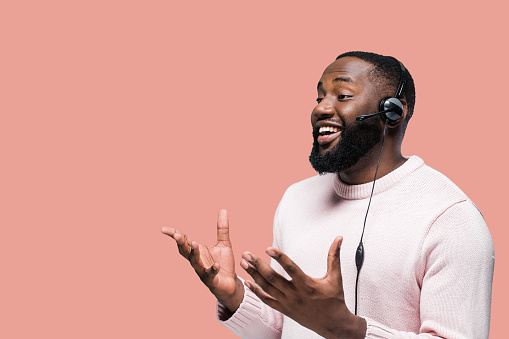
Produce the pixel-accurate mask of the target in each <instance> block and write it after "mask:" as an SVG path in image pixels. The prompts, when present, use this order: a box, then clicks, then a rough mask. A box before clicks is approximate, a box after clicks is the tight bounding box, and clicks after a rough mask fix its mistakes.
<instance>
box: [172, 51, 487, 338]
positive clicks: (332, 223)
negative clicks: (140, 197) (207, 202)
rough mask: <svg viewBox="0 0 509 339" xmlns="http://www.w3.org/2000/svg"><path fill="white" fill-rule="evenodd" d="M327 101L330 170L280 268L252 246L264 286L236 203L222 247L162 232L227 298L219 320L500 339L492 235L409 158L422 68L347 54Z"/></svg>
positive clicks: (322, 148) (244, 329) (294, 198)
mask: <svg viewBox="0 0 509 339" xmlns="http://www.w3.org/2000/svg"><path fill="white" fill-rule="evenodd" d="M317 102H318V104H317V106H316V107H315V109H314V110H313V112H312V114H311V123H312V127H313V136H314V144H313V149H312V152H311V156H310V161H311V163H312V165H313V167H314V168H315V169H316V170H317V171H318V172H320V174H321V175H318V176H315V177H312V178H309V179H306V180H304V181H301V182H299V183H297V184H294V185H292V186H291V187H290V188H289V189H288V190H287V191H286V192H285V194H284V196H283V198H282V200H281V202H280V204H279V206H278V209H277V211H276V216H275V219H274V240H273V247H270V248H268V249H267V254H268V255H269V256H271V257H272V264H271V265H270V266H269V265H268V264H267V263H265V262H264V261H263V260H262V259H261V258H259V257H258V256H256V255H254V254H252V253H250V252H245V253H244V254H243V257H242V260H241V263H240V264H241V266H242V267H243V268H244V269H245V270H246V271H247V272H248V273H249V274H250V275H251V276H252V278H253V279H254V281H255V282H256V284H255V283H253V282H252V281H245V282H242V281H241V280H240V279H239V278H238V277H237V276H236V274H235V268H234V258H233V254H232V250H231V244H230V241H229V235H228V220H227V215H226V211H221V212H220V213H219V218H218V228H217V231H218V243H217V244H216V245H215V246H213V247H210V248H207V247H205V246H203V245H201V244H198V243H197V242H195V241H192V240H191V239H190V238H188V237H187V236H186V235H184V234H183V233H182V232H180V231H177V230H174V229H170V228H163V232H164V233H166V234H168V235H170V236H171V237H173V238H174V239H175V240H176V242H177V245H178V248H179V252H180V253H181V254H182V255H183V256H184V257H185V258H187V259H188V260H189V261H190V263H191V265H192V266H193V267H194V269H195V270H196V272H197V274H198V276H199V277H200V279H201V280H202V281H203V282H204V284H205V285H206V286H207V287H208V288H209V289H210V291H211V292H212V293H213V294H214V295H215V296H216V297H217V300H218V318H219V320H220V321H222V322H223V323H224V324H225V325H226V326H227V327H228V328H230V329H231V330H232V331H233V332H234V333H236V334H237V335H238V336H240V337H242V338H319V337H321V336H322V337H325V338H364V337H365V338H414V337H415V338H487V337H488V333H489V322H490V307H491V284H492V278H493V267H494V249H493V242H492V239H491V236H490V234H489V231H488V229H487V227H486V224H485V222H484V219H483V217H482V215H481V213H480V212H479V211H478V210H477V208H476V207H475V205H474V204H473V203H472V202H471V201H470V200H469V199H468V197H467V196H466V195H465V194H464V193H463V192H462V191H461V190H459V188H457V187H456V186H455V185H454V184H453V183H452V182H451V181H450V180H448V179H447V178H446V177H444V176H443V175H442V174H440V173H438V172H436V171H434V170H433V169H431V168H429V167H427V166H426V165H425V164H424V162H423V161H422V160H421V159H420V158H418V157H416V156H412V157H408V158H407V157H403V156H402V155H401V143H402V140H403V136H404V133H405V129H406V126H407V123H408V121H409V119H410V118H411V116H412V114H413V107H414V102H415V89H414V85H413V80H412V77H411V75H410V73H409V72H408V71H407V70H406V69H405V68H404V67H403V66H402V65H401V64H400V63H399V62H398V61H397V60H396V59H394V58H392V57H385V56H381V55H377V54H373V53H365V52H349V53H345V54H342V55H340V56H339V57H338V58H337V59H336V61H335V62H333V63H332V64H331V65H329V66H328V67H327V68H326V69H325V71H324V73H323V75H322V77H321V79H320V81H319V83H318V100H317ZM379 111H380V112H379ZM375 112H378V114H376V115H372V116H371V117H365V115H368V114H370V113H375ZM361 116H364V117H362V118H360V117H361ZM363 119H364V120H366V121H359V120H363ZM374 178H375V179H376V180H373V179H374ZM375 184H376V185H375ZM368 210H369V212H368ZM331 243H332V245H331ZM359 244H361V245H359ZM245 287H247V288H245Z"/></svg>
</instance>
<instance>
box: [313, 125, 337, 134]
mask: <svg viewBox="0 0 509 339" xmlns="http://www.w3.org/2000/svg"><path fill="white" fill-rule="evenodd" d="M325 132H331V133H336V132H339V128H337V127H333V126H322V127H320V129H319V130H318V133H325Z"/></svg>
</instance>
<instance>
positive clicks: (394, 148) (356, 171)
mask: <svg viewBox="0 0 509 339" xmlns="http://www.w3.org/2000/svg"><path fill="white" fill-rule="evenodd" d="M381 145H382V144H381V143H379V144H378V145H376V146H375V147H373V149H372V150H371V151H370V152H369V153H368V154H366V155H365V156H364V157H362V158H361V159H360V160H359V161H358V162H357V163H356V164H355V165H353V166H352V167H350V168H348V169H346V170H344V171H341V172H339V173H338V176H339V179H340V180H341V181H343V182H344V183H346V184H349V185H360V184H365V183H368V182H371V181H373V179H374V177H375V172H376V166H377V163H378V155H379V153H380V147H381ZM400 145H401V144H399V145H394V143H393V142H391V140H390V139H389V140H385V146H384V149H383V151H382V156H381V158H380V165H379V167H378V173H377V176H376V177H377V179H379V178H381V177H383V176H384V175H386V174H389V173H390V172H392V171H394V170H395V169H396V168H398V167H399V166H401V165H403V164H404V163H405V161H406V160H407V159H406V158H404V157H403V156H402V155H401V146H400Z"/></svg>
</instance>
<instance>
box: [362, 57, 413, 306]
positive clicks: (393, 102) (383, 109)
mask: <svg viewBox="0 0 509 339" xmlns="http://www.w3.org/2000/svg"><path fill="white" fill-rule="evenodd" d="M390 58H391V59H394V60H395V61H396V62H397V63H398V64H399V66H400V68H401V73H400V75H399V84H398V89H397V90H396V94H394V96H393V97H385V98H383V99H382V100H381V101H380V104H379V106H378V109H379V110H380V111H379V112H376V113H372V114H367V115H361V116H358V117H357V119H356V120H357V121H363V120H366V119H369V118H371V117H374V116H377V115H380V116H381V117H382V119H383V120H384V121H385V125H384V131H383V136H382V146H381V147H380V153H379V154H378V162H377V164H376V170H375V178H374V179H373V187H372V188H371V195H370V197H369V202H368V208H367V210H366V216H365V217H364V225H363V226H362V234H361V239H360V241H359V245H358V246H357V250H356V251H355V266H356V267H357V276H356V278H355V315H357V286H358V283H359V273H360V271H361V267H362V264H363V262H364V246H363V244H362V239H363V237H364V230H365V229H366V220H367V219H368V212H369V206H370V205H371V198H373V192H374V190H375V182H376V175H377V174H378V166H379V165H380V158H381V156H382V150H383V149H384V142H385V130H386V129H387V124H390V123H393V122H395V121H397V120H398V119H400V118H401V117H402V116H403V104H402V103H401V100H400V98H401V93H402V92H403V88H404V87H405V82H406V81H405V77H404V74H405V66H403V64H402V63H401V62H399V61H398V60H397V59H396V58H394V57H390Z"/></svg>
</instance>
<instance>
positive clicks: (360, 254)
mask: <svg viewBox="0 0 509 339" xmlns="http://www.w3.org/2000/svg"><path fill="white" fill-rule="evenodd" d="M386 129H387V119H386V120H385V125H384V132H383V135H382V146H381V147H380V153H379V154H378V162H377V164H376V170H375V178H374V179H373V186H372V187H371V195H370V196H369V202H368V209H367V210H366V216H365V217H364V225H363V226H362V234H361V240H360V241H359V246H357V250H356V251H355V266H357V277H356V278H355V315H357V286H358V283H359V273H360V271H361V267H362V263H363V262H364V246H363V244H362V238H364V230H365V229H366V220H368V212H369V206H371V198H373V192H374V191H375V182H376V175H377V174H378V166H379V165H380V158H381V157H382V150H383V149H384V143H385V130H386Z"/></svg>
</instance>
